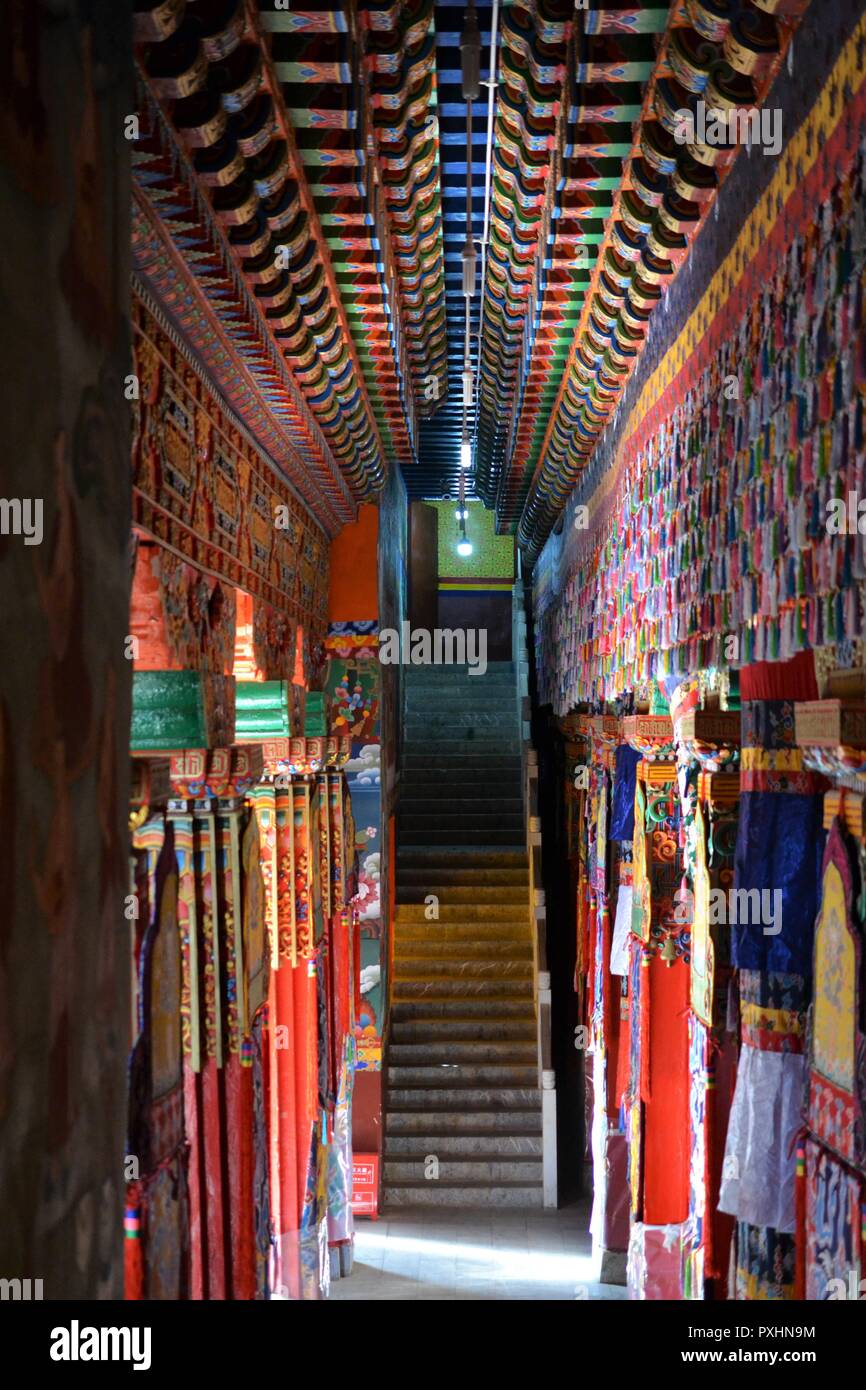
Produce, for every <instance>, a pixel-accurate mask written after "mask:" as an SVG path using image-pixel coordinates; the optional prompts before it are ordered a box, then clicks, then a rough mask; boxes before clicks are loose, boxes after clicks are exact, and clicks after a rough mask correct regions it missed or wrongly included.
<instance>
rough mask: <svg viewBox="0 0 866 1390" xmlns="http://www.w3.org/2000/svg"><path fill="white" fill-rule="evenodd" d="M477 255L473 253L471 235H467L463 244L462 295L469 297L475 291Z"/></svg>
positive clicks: (473, 247) (473, 246)
mask: <svg viewBox="0 0 866 1390" xmlns="http://www.w3.org/2000/svg"><path fill="white" fill-rule="evenodd" d="M477 261H478V257H477V256H476V254H475V244H474V242H473V240H472V237H471V235H470V236H467V238H466V241H465V243H464V246H463V296H464V298H465V299H471V298H472V296H473V295H474V293H475V271H476V265H477Z"/></svg>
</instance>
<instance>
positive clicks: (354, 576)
mask: <svg viewBox="0 0 866 1390" xmlns="http://www.w3.org/2000/svg"><path fill="white" fill-rule="evenodd" d="M378 550H379V510H378V508H377V507H376V506H374V505H373V504H372V503H366V504H364V505H363V506H361V507H359V508H358V520H357V521H353V522H351V523H350V524H349V525H348V526H344V527H343V529H342V531H341V532H340V534H339V535H338V536H335V538H334V539H333V540H332V541H331V554H330V562H331V566H330V568H331V587H330V593H329V596H328V621H329V622H332V623H346V622H353V621H354V622H361V621H370V620H373V621H375V619H377V618H378V616H379V600H378V569H379V566H378Z"/></svg>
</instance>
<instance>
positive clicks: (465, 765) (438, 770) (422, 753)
mask: <svg viewBox="0 0 866 1390" xmlns="http://www.w3.org/2000/svg"><path fill="white" fill-rule="evenodd" d="M521 766H522V763H521V758H520V755H519V754H518V753H510V754H508V755H505V754H501V753H500V752H499V751H498V750H497V749H496V748H491V749H490V750H489V751H488V750H487V749H484V748H475V747H474V746H473V745H472V743H471V742H470V743H466V744H461V745H460V750H459V751H458V752H456V753H451V754H450V755H449V757H448V762H447V763H443V762H442V760H441V758H435V757H433V755H432V754H431V753H428V752H427V751H426V750H424V749H421V748H416V749H412V748H407V749H406V750H405V751H404V754H403V761H402V764H401V767H402V769H403V776H404V777H405V776H410V775H411V776H413V777H416V776H420V775H421V774H422V773H424V774H427V773H430V774H434V773H435V774H436V775H437V776H438V777H440V778H441V779H442V781H443V782H448V781H449V779H450V780H452V781H456V780H457V779H458V778H461V777H463V776H465V775H466V773H467V772H468V771H470V770H471V769H474V768H480V769H482V770H484V772H485V776H487V777H490V778H491V779H492V780H494V781H495V780H501V781H505V780H506V779H508V778H510V777H514V776H518V777H519V776H520V772H521Z"/></svg>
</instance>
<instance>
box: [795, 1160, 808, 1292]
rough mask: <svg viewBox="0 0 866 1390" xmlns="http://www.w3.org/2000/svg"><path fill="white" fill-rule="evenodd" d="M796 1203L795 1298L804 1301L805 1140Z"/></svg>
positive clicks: (800, 1162) (798, 1162)
mask: <svg viewBox="0 0 866 1390" xmlns="http://www.w3.org/2000/svg"><path fill="white" fill-rule="evenodd" d="M795 1202H796V1220H797V1234H796V1237H795V1266H794V1297H795V1298H796V1299H799V1300H802V1299H804V1298H805V1297H806V1145H805V1141H804V1140H803V1139H800V1141H799V1142H798V1144H797V1168H796V1189H795Z"/></svg>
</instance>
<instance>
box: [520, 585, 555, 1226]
mask: <svg viewBox="0 0 866 1390" xmlns="http://www.w3.org/2000/svg"><path fill="white" fill-rule="evenodd" d="M512 592H513V604H512V655H513V658H514V663H515V670H516V672H517V682H516V685H517V717H518V720H519V724H520V762H521V788H522V793H523V817H524V825H525V836H526V856H527V861H528V865H529V904H530V926H531V934H532V985H533V999H534V1003H535V1022H536V1038H537V1043H538V1047H537V1060H538V1086H539V1089H540V1091H541V1125H542V1155H543V1157H542V1175H543V1188H544V1205H545V1207H556V1205H557V1171H556V1073H555V1071H554V1067H553V1046H552V1041H551V987H550V969H549V966H548V961H547V908H546V906H545V900H544V887H543V882H544V880H543V878H542V873H541V813H540V807H539V802H538V753H537V752H536V750H535V748H534V747H533V746H532V734H531V722H530V716H531V708H530V698H529V652H528V648H527V636H526V612H525V606H524V599H523V586H522V581H521V580H520V579H518V582H517V583H516V584H515V586H514V589H513V591H512Z"/></svg>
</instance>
